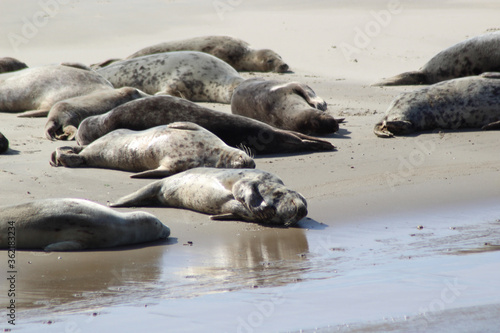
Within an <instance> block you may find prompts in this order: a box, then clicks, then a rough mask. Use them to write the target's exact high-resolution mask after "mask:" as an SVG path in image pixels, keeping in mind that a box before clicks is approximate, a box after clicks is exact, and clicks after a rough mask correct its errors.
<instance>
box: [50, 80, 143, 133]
mask: <svg viewBox="0 0 500 333" xmlns="http://www.w3.org/2000/svg"><path fill="white" fill-rule="evenodd" d="M147 96H149V95H148V94H146V93H143V92H142V91H140V90H138V89H135V88H131V87H123V88H119V89H112V90H108V89H106V90H103V91H100V90H99V91H95V92H92V93H90V94H87V95H83V96H77V97H73V98H69V99H65V100H62V101H59V102H57V103H56V104H54V105H53V106H52V108H51V109H50V111H49V114H48V116H47V123H46V124H45V136H46V137H47V138H48V139H50V140H55V139H57V140H73V139H74V137H75V135H76V131H77V129H78V125H80V123H81V122H82V120H83V119H85V118H87V117H90V116H94V115H98V114H103V113H106V112H108V111H109V110H111V109H113V108H115V107H117V106H118V105H121V104H124V103H126V102H129V101H132V100H134V99H138V98H142V97H147Z"/></svg>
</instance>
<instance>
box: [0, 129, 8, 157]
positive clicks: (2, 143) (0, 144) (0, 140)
mask: <svg viewBox="0 0 500 333" xmlns="http://www.w3.org/2000/svg"><path fill="white" fill-rule="evenodd" d="M7 150H9V140H7V138H6V137H5V136H4V135H3V134H2V133H1V132H0V154H2V153H5V152H6V151H7Z"/></svg>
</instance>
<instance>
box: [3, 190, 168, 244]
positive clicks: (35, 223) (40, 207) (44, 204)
mask: <svg viewBox="0 0 500 333" xmlns="http://www.w3.org/2000/svg"><path fill="white" fill-rule="evenodd" d="M0 211H1V212H2V214H0V249H7V248H12V246H13V243H12V238H13V237H15V244H14V247H15V249H16V250H17V249H43V250H45V251H79V250H85V249H100V248H110V247H116V246H123V245H132V244H139V243H145V242H150V241H155V240H159V239H165V238H167V237H168V236H169V235H170V229H169V228H168V227H167V226H165V225H164V224H163V223H162V222H161V221H160V220H158V219H157V218H156V217H155V216H153V215H152V214H150V213H146V212H131V213H121V212H116V211H114V210H112V209H111V208H108V207H105V206H102V205H100V204H97V203H95V202H92V201H88V200H83V199H44V200H36V201H32V202H28V203H23V204H19V205H14V206H4V207H1V208H0Z"/></svg>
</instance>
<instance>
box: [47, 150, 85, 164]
mask: <svg viewBox="0 0 500 333" xmlns="http://www.w3.org/2000/svg"><path fill="white" fill-rule="evenodd" d="M84 148H85V147H84V146H77V147H59V148H57V149H56V151H54V152H53V153H52V155H51V159H50V165H52V166H55V167H58V166H65V167H69V168H72V167H79V166H81V165H84V164H85V159H84V158H83V157H82V156H80V155H79V154H80V153H81V151H82V150H83V149H84Z"/></svg>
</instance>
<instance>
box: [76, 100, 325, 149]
mask: <svg viewBox="0 0 500 333" xmlns="http://www.w3.org/2000/svg"><path fill="white" fill-rule="evenodd" d="M177 121H188V122H192V123H195V124H198V125H200V126H201V127H204V128H205V129H207V130H209V131H210V132H212V133H214V134H215V135H217V136H218V137H219V138H221V139H222V140H223V141H224V142H225V143H226V144H228V145H229V146H232V147H240V148H241V147H243V146H244V147H247V148H248V149H250V150H251V151H252V153H253V154H275V153H296V152H306V151H328V150H333V149H334V148H335V147H334V146H333V145H332V144H331V143H330V142H328V141H325V140H320V139H317V138H314V137H311V136H307V135H304V134H302V133H298V132H292V131H285V130H281V129H278V128H275V127H272V126H270V125H267V124H265V123H263V122H260V121H258V120H255V119H250V118H248V117H243V116H238V115H234V114H230V113H227V112H222V111H217V110H212V109H209V108H206V107H203V106H200V105H198V104H196V103H193V102H190V101H186V100H184V99H180V98H177V97H173V96H152V97H146V98H141V99H137V100H135V101H131V102H128V103H125V104H123V105H120V106H118V107H116V108H114V109H113V110H111V111H109V112H107V113H105V114H102V115H98V116H92V117H88V118H86V119H85V120H83V121H82V123H81V124H80V126H79V127H78V132H77V135H76V141H77V142H78V144H80V145H88V144H89V143H91V142H92V141H94V140H96V139H97V138H99V137H101V136H103V135H105V134H106V133H109V132H111V131H113V130H115V129H118V128H128V129H132V130H144V129H147V128H151V127H154V126H159V125H166V124H170V123H173V122H177Z"/></svg>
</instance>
